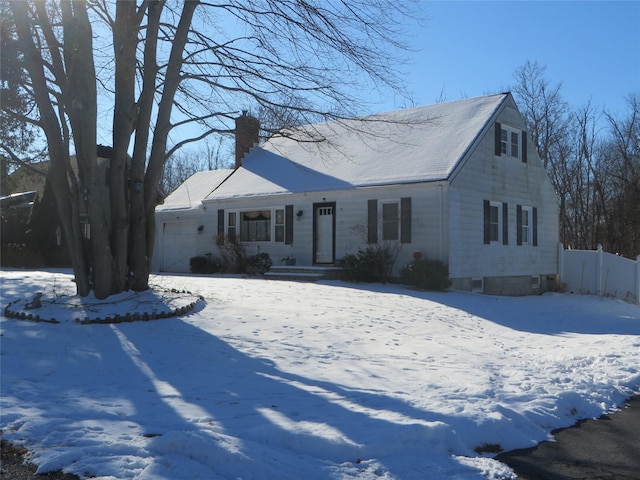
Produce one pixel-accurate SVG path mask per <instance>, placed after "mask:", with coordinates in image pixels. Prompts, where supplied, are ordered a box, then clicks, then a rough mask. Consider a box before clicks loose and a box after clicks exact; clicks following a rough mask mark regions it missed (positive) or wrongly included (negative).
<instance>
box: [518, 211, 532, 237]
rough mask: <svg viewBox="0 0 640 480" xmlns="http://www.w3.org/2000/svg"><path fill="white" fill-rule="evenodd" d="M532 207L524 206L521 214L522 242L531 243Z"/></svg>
mask: <svg viewBox="0 0 640 480" xmlns="http://www.w3.org/2000/svg"><path fill="white" fill-rule="evenodd" d="M531 214H532V211H531V207H522V214H521V216H520V238H521V240H522V244H524V245H530V244H531V225H532V223H533V222H532V221H531V220H532V219H531V216H532V215H531Z"/></svg>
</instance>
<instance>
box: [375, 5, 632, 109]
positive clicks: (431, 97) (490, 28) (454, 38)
mask: <svg viewBox="0 0 640 480" xmlns="http://www.w3.org/2000/svg"><path fill="white" fill-rule="evenodd" d="M424 7H425V9H426V15H427V17H428V19H427V22H426V25H425V26H424V27H422V28H421V29H416V32H415V34H414V36H413V37H412V38H411V39H410V42H411V45H412V47H413V48H416V49H419V51H417V52H415V53H411V57H412V63H411V64H409V65H407V66H405V67H403V71H405V72H406V73H407V76H406V79H407V81H408V83H409V86H410V88H411V90H412V91H413V92H414V95H415V103H416V104H418V105H424V104H431V103H434V102H435V101H437V100H438V98H439V97H440V94H441V92H443V94H444V96H445V98H446V99H447V100H457V99H460V98H462V97H474V96H479V95H484V94H489V93H497V92H501V91H504V90H506V89H508V87H509V86H510V85H513V84H514V83H515V80H514V77H513V74H514V72H515V70H516V69H517V68H518V67H519V66H522V65H524V64H525V63H526V62H527V61H528V60H529V61H531V62H534V61H537V62H538V64H539V65H542V66H546V67H547V70H546V73H545V78H546V79H547V80H548V81H549V82H550V83H551V84H553V85H555V84H557V83H562V94H563V97H564V98H565V100H567V101H568V102H569V104H570V105H571V106H573V107H576V108H578V107H581V106H583V105H585V104H586V103H587V102H588V101H589V100H590V99H591V102H592V105H594V106H595V107H598V108H602V107H606V108H607V109H608V110H610V111H611V112H612V113H614V114H615V113H616V112H617V113H624V112H625V111H626V110H625V100H624V99H625V97H626V96H628V95H629V94H630V93H632V92H638V93H640V1H638V0H634V1H622V2H621V1H516V0H512V1H425V2H424ZM404 106H407V105H406V102H403V101H402V100H401V99H395V100H394V99H389V101H388V102H385V103H384V104H383V105H382V106H381V110H393V109H395V108H400V107H404Z"/></svg>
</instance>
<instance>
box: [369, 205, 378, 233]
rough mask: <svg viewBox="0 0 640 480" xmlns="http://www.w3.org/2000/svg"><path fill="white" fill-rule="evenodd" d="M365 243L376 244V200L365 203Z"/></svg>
mask: <svg viewBox="0 0 640 480" xmlns="http://www.w3.org/2000/svg"><path fill="white" fill-rule="evenodd" d="M367 242H368V243H370V244H373V243H378V200H369V201H368V202H367Z"/></svg>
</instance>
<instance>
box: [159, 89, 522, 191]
mask: <svg viewBox="0 0 640 480" xmlns="http://www.w3.org/2000/svg"><path fill="white" fill-rule="evenodd" d="M507 98H511V95H510V94H508V93H503V94H498V95H489V96H484V97H477V98H469V99H464V100H459V101H454V102H447V103H438V104H435V105H429V106H424V107H417V108H411V109H404V110H397V111H394V112H389V113H384V114H378V115H372V116H368V117H363V118H359V119H349V120H340V121H333V122H327V123H321V124H314V125H307V126H303V127H298V128H296V129H294V130H290V131H288V132H286V135H283V136H274V137H272V138H270V139H269V140H267V141H266V142H265V143H264V144H263V145H262V146H260V147H254V148H253V149H252V150H251V151H250V152H249V153H248V154H246V155H245V157H244V158H243V160H242V165H241V166H240V167H239V168H237V169H236V170H235V171H233V173H232V174H231V175H229V177H228V178H227V179H226V180H224V181H222V182H221V183H220V182H218V181H217V180H215V179H213V178H212V182H211V185H212V186H213V185H214V184H216V183H217V185H216V186H215V187H214V188H211V189H210V190H209V192H207V193H208V195H206V197H201V199H203V201H204V202H207V201H213V200H216V199H226V198H237V197H248V196H265V195H282V194H290V193H304V192H313V191H331V190H344V189H353V188H359V187H370V186H376V185H392V184H403V183H415V182H431V181H439V180H447V179H448V178H449V177H450V176H451V174H452V173H453V172H454V170H455V169H456V167H458V166H459V165H460V163H461V162H462V161H463V160H464V158H465V155H466V153H467V152H468V151H470V149H471V147H472V146H473V144H474V142H475V141H476V140H477V139H478V138H479V136H480V134H481V133H482V132H483V131H484V130H485V128H486V127H488V126H489V125H490V124H491V121H492V119H493V118H494V115H495V114H496V112H497V111H498V110H499V109H500V107H501V106H502V105H503V103H504V102H505V100H506V99H507ZM203 173H207V174H210V175H212V176H213V175H215V173H214V172H203ZM192 198H193V197H192ZM167 201H168V202H170V201H172V199H171V196H170V197H169V198H168V199H167Z"/></svg>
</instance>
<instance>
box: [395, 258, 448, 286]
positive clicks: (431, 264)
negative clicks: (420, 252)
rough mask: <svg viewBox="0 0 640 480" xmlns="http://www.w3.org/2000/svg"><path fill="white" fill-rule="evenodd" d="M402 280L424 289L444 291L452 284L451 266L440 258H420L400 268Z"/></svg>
mask: <svg viewBox="0 0 640 480" xmlns="http://www.w3.org/2000/svg"><path fill="white" fill-rule="evenodd" d="M400 281H401V282H402V283H404V284H406V285H413V286H415V287H418V288H422V289H424V290H438V291H443V290H446V289H447V288H449V287H450V286H451V279H449V267H448V266H447V265H446V264H444V263H442V262H441V261H439V260H429V259H428V258H420V259H416V260H412V261H411V263H409V264H407V265H405V266H404V267H402V270H400Z"/></svg>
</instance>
